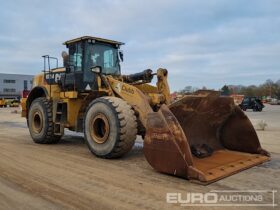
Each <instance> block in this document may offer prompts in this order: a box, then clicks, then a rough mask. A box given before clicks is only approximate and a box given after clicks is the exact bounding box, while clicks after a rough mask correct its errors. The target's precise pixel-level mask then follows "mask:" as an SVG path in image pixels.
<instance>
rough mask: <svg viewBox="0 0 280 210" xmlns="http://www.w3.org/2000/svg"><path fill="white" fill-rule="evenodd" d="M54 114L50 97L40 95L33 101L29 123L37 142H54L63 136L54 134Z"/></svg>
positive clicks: (31, 133)
mask: <svg viewBox="0 0 280 210" xmlns="http://www.w3.org/2000/svg"><path fill="white" fill-rule="evenodd" d="M52 116H53V114H52V103H51V102H50V101H49V100H48V99H46V98H44V97H40V98H37V99H35V100H34V101H33V102H32V104H31V106H30V109H29V112H28V123H27V124H28V127H29V132H30V135H31V137H32V139H33V141H34V142H35V143H38V144H53V143H57V142H58V141H59V140H60V138H61V136H58V135H54V123H53V117H52Z"/></svg>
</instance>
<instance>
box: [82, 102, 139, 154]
mask: <svg viewBox="0 0 280 210" xmlns="http://www.w3.org/2000/svg"><path fill="white" fill-rule="evenodd" d="M84 134H85V139H86V143H87V145H88V147H89V149H90V151H91V152H92V153H93V154H95V155H96V156H98V157H102V158H118V157H121V156H123V155H124V154H126V153H128V152H129V151H130V150H131V148H132V147H133V145H134V142H135V139H136V134H137V122H136V117H135V114H134V111H133V109H132V107H131V106H130V105H129V104H128V103H126V102H125V101H124V100H122V99H120V98H116V97H101V98H98V99H96V100H94V101H93V102H92V103H91V104H90V105H89V107H88V109H87V111H86V116H85V120H84Z"/></svg>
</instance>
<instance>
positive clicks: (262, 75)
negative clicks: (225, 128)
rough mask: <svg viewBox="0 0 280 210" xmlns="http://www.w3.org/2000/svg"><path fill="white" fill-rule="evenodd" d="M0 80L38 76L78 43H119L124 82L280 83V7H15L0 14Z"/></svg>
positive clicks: (184, 1)
mask: <svg viewBox="0 0 280 210" xmlns="http://www.w3.org/2000/svg"><path fill="white" fill-rule="evenodd" d="M0 30H1V32H0V72H1V73H5V72H8V73H23V74H36V73H38V72H39V71H41V70H42V69H43V60H42V58H41V56H42V55H44V54H49V55H52V56H56V57H59V58H60V55H61V51H62V50H65V48H64V47H65V46H63V45H62V42H64V41H66V40H68V39H72V38H76V37H78V36H83V35H93V36H99V37H103V38H108V39H114V40H118V41H123V42H125V43H126V44H125V45H124V46H123V48H122V49H123V50H124V58H125V60H124V63H123V64H122V71H123V73H124V74H130V73H133V72H139V71H142V70H144V69H147V68H151V69H153V70H156V69H157V68H159V67H164V68H167V69H168V70H169V81H170V86H171V87H172V88H171V89H172V90H178V89H182V88H183V87H185V86H187V85H192V86H196V87H202V86H206V87H209V88H216V89H217V88H220V87H222V86H223V85H224V84H236V85H237V84H242V85H250V84H260V83H263V82H264V81H265V80H266V79H268V78H271V79H273V80H277V79H280V1H279V0H262V1H261V0H259V1H258V0H246V1H244V0H169V1H166V0H153V1H152V0H138V1H136V0H75V1H71V0H65V1H58V0H48V1H39V0H38V1H36V0H30V1H29V0H21V1H20V0H13V1H2V2H1V8H0Z"/></svg>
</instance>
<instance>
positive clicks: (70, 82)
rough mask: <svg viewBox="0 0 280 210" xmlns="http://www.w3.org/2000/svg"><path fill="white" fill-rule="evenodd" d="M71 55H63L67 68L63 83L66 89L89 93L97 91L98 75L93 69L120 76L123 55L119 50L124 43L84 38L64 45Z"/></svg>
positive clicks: (89, 37)
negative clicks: (96, 68) (99, 68)
mask: <svg viewBox="0 0 280 210" xmlns="http://www.w3.org/2000/svg"><path fill="white" fill-rule="evenodd" d="M64 44H65V45H66V47H67V48H68V49H69V54H68V55H67V54H64V55H63V54H62V56H63V58H64V66H65V68H66V72H65V76H64V78H63V77H62V78H61V83H62V86H63V87H64V89H67V90H72V89H75V90H78V91H81V92H83V91H89V90H97V87H98V86H97V78H96V77H97V75H96V73H94V72H92V71H91V69H92V68H93V67H96V66H98V67H101V73H102V74H106V75H120V74H121V69H120V61H122V57H123V54H122V52H121V51H120V50H119V48H120V46H121V45H123V44H124V43H121V42H117V41H113V40H107V39H102V38H97V37H91V36H83V37H80V38H77V39H72V40H69V41H66V42H65V43H64Z"/></svg>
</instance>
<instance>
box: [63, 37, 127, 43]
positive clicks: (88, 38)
mask: <svg viewBox="0 0 280 210" xmlns="http://www.w3.org/2000/svg"><path fill="white" fill-rule="evenodd" d="M82 40H94V41H98V42H104V43H109V44H116V45H124V43H123V42H118V41H114V40H109V39H103V38H98V37H94V36H82V37H79V38H75V39H71V40H68V41H66V42H64V43H63V44H64V45H69V44H72V43H75V42H79V41H82Z"/></svg>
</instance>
